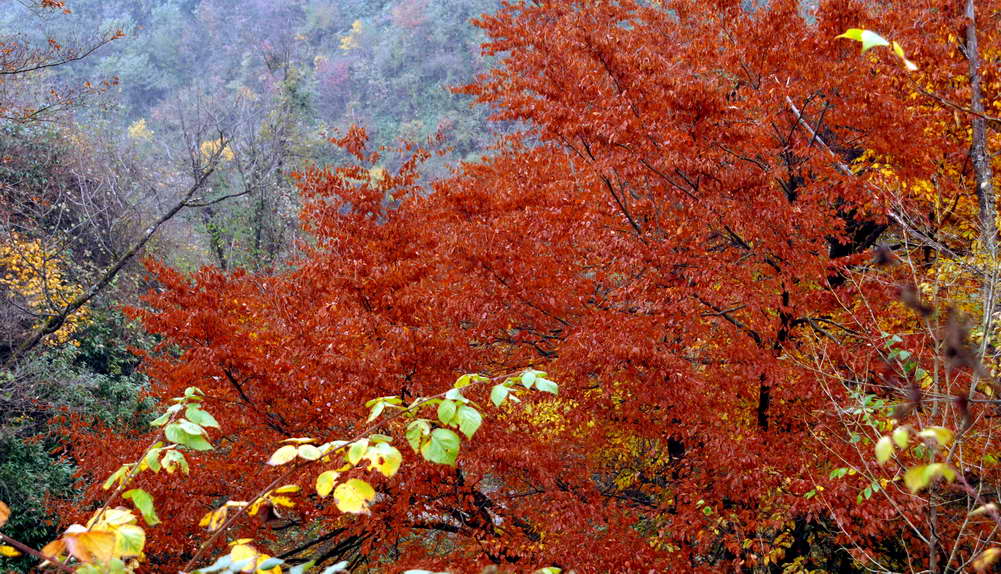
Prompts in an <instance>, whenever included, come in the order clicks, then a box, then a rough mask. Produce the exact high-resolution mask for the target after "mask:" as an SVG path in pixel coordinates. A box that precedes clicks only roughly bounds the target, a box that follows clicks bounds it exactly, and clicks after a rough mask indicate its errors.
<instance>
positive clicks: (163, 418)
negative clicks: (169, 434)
mask: <svg viewBox="0 0 1001 574" xmlns="http://www.w3.org/2000/svg"><path fill="white" fill-rule="evenodd" d="M179 410H181V405H170V407H168V408H167V410H166V411H165V412H164V413H163V414H162V415H160V416H158V417H156V418H155V419H153V420H152V421H150V423H149V424H150V425H152V426H155V427H162V426H163V425H165V424H167V422H168V421H170V416H171V415H173V414H174V413H176V412H177V411H179Z"/></svg>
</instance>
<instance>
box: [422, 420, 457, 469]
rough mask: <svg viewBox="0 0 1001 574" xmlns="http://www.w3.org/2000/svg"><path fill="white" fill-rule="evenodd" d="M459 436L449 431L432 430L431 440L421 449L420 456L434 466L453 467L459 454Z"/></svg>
mask: <svg viewBox="0 0 1001 574" xmlns="http://www.w3.org/2000/svg"><path fill="white" fill-rule="evenodd" d="M460 442H461V441H460V440H459V435H457V434H455V433H454V432H452V431H451V430H449V429H434V430H433V431H432V432H431V440H429V441H427V442H426V443H425V444H424V445H423V446H422V447H421V456H423V457H424V459H425V460H428V461H431V462H433V463H436V464H447V465H450V466H455V458H456V456H458V454H459V444H460Z"/></svg>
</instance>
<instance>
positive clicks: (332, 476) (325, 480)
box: [316, 470, 340, 498]
mask: <svg viewBox="0 0 1001 574" xmlns="http://www.w3.org/2000/svg"><path fill="white" fill-rule="evenodd" d="M338 476H340V473H338V472H336V471H333V470H328V471H326V472H323V473H322V474H320V476H318V477H316V494H318V495H320V498H326V497H327V495H329V494H330V491H331V490H333V489H334V484H335V483H336V482H337V477H338Z"/></svg>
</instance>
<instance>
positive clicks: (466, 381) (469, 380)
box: [452, 375, 490, 389]
mask: <svg viewBox="0 0 1001 574" xmlns="http://www.w3.org/2000/svg"><path fill="white" fill-rule="evenodd" d="M488 380H490V379H488V378H486V377H484V376H483V375H462V376H461V377H459V378H458V379H457V380H456V381H455V384H454V385H452V388H455V389H461V388H462V387H468V386H469V385H471V384H473V383H479V382H481V381H488Z"/></svg>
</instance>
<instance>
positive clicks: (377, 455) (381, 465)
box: [365, 442, 403, 477]
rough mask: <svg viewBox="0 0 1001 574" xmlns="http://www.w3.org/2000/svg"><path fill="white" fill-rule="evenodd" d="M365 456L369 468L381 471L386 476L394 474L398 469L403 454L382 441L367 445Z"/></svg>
mask: <svg viewBox="0 0 1001 574" xmlns="http://www.w3.org/2000/svg"><path fill="white" fill-rule="evenodd" d="M365 458H366V459H368V461H369V465H370V467H371V468H373V469H375V470H377V471H379V472H381V473H382V474H383V475H384V476H386V477H391V476H393V475H394V474H396V471H397V470H399V469H400V464H401V463H403V455H402V454H400V451H399V450H397V449H396V447H394V446H392V445H390V444H388V443H384V442H380V443H376V444H375V445H374V446H372V447H369V449H368V451H367V452H366V453H365Z"/></svg>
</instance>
